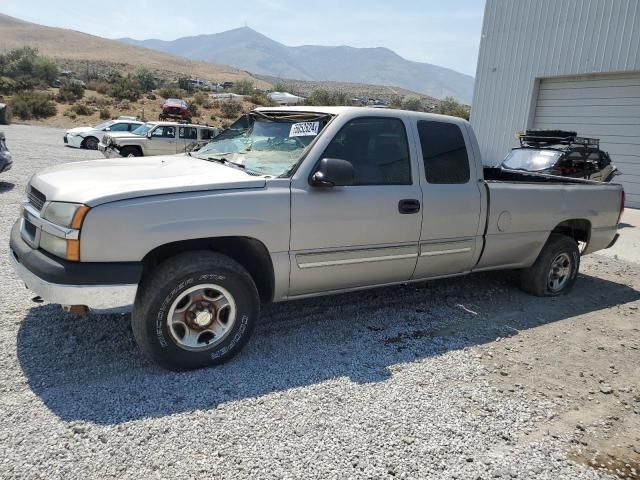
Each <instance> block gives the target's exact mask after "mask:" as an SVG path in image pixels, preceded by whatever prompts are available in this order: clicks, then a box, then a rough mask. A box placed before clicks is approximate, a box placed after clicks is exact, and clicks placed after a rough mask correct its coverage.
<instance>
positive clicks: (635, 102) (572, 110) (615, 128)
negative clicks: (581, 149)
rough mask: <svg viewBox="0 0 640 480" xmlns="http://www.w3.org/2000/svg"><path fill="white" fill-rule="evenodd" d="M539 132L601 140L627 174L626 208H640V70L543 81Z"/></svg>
mask: <svg viewBox="0 0 640 480" xmlns="http://www.w3.org/2000/svg"><path fill="white" fill-rule="evenodd" d="M534 128H545V129H548V128H554V129H555V128H560V129H565V130H574V131H576V132H578V134H579V135H583V136H585V137H595V138H599V139H600V145H601V148H602V149H603V150H605V151H607V152H609V153H610V154H611V159H612V160H613V162H614V163H615V164H616V165H617V166H618V168H619V169H620V171H621V172H622V173H623V174H622V175H621V176H619V177H617V178H616V180H615V181H616V182H621V183H622V184H623V185H624V190H625V192H626V194H627V206H629V207H635V208H640V72H638V73H627V74H619V75H588V76H579V77H563V78H552V79H543V80H541V82H540V91H539V93H538V101H537V104H536V110H535V117H534Z"/></svg>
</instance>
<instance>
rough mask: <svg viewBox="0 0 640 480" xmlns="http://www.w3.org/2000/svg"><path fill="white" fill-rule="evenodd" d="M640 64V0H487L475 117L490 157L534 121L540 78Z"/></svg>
mask: <svg viewBox="0 0 640 480" xmlns="http://www.w3.org/2000/svg"><path fill="white" fill-rule="evenodd" d="M627 71H640V0H487V4H486V7H485V15H484V21H483V28H482V38H481V41H480V54H479V56H478V68H477V72H476V84H475V91H474V99H473V104H472V108H471V123H472V125H473V127H474V130H475V132H476V134H477V135H478V141H479V143H480V149H481V152H482V155H483V159H484V162H485V163H486V164H492V165H495V164H498V163H499V162H500V161H501V160H502V159H503V158H504V156H505V155H506V154H507V153H508V151H509V149H510V148H511V147H513V146H515V145H516V143H517V140H516V137H515V134H516V132H518V131H520V130H525V129H526V128H527V127H529V126H531V125H532V122H533V116H534V111H535V110H534V109H535V105H536V97H537V89H538V84H539V79H540V78H547V77H554V76H568V75H579V74H592V73H606V72H627Z"/></svg>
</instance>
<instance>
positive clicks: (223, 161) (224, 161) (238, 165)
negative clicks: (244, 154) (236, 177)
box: [206, 157, 246, 170]
mask: <svg viewBox="0 0 640 480" xmlns="http://www.w3.org/2000/svg"><path fill="white" fill-rule="evenodd" d="M206 159H207V160H208V161H210V162H217V163H221V164H222V165H227V166H233V167H235V168H239V169H240V170H245V168H246V167H245V166H244V165H243V164H242V163H238V162H232V161H231V160H228V159H226V158H224V157H222V158H216V157H207V158H206Z"/></svg>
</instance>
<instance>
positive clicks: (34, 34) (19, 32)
mask: <svg viewBox="0 0 640 480" xmlns="http://www.w3.org/2000/svg"><path fill="white" fill-rule="evenodd" d="M25 45H28V46H31V47H36V48H38V50H39V51H40V53H42V54H44V55H47V56H49V57H52V58H55V59H58V60H70V61H75V63H79V62H84V61H86V62H96V61H99V62H104V63H107V64H117V65H120V66H124V67H128V68H130V69H133V68H135V67H137V66H138V65H146V66H148V67H150V68H154V69H156V70H159V71H161V72H168V73H174V74H178V75H186V76H195V77H198V78H203V79H207V80H211V81H226V80H229V81H235V80H239V79H242V78H250V79H253V77H251V76H250V75H249V74H248V73H247V72H244V71H241V70H238V69H237V68H234V67H229V66H227V65H216V64H213V63H207V62H203V61H194V60H190V59H187V58H184V57H178V56H174V55H169V54H167V53H164V52H159V51H157V50H150V49H147V48H142V47H139V46H133V45H127V44H124V43H122V42H119V41H117V40H108V39H106V38H101V37H96V36H94V35H89V34H86V33H81V32H77V31H74V30H67V29H63V28H53V27H46V26H43V25H38V24H35V23H30V22H26V21H24V20H19V19H17V18H14V17H10V16H8V15H4V14H0V51H2V50H10V49H12V48H17V47H23V46H25ZM253 80H254V81H256V83H258V84H259V85H263V86H266V85H267V84H266V83H265V82H261V81H259V80H256V79H253Z"/></svg>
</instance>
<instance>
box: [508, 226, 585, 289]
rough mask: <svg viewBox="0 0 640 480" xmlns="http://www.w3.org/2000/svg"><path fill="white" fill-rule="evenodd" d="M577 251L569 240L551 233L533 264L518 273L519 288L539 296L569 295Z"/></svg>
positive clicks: (574, 273)
mask: <svg viewBox="0 0 640 480" xmlns="http://www.w3.org/2000/svg"><path fill="white" fill-rule="evenodd" d="M579 269H580V251H579V249H578V244H577V243H576V241H575V240H574V239H572V238H569V237H567V236H564V235H558V234H551V236H550V237H549V240H547V243H546V244H545V246H544V247H543V248H542V251H541V252H540V255H538V258H537V259H536V261H535V263H534V264H533V265H532V266H531V267H529V268H525V269H524V270H522V272H521V277H520V286H521V288H522V289H523V290H524V291H525V292H528V293H532V294H533V295H537V296H539V297H553V296H556V295H561V294H565V293H567V292H569V291H570V290H571V288H572V287H573V284H574V283H575V281H576V278H577V277H578V271H579Z"/></svg>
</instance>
